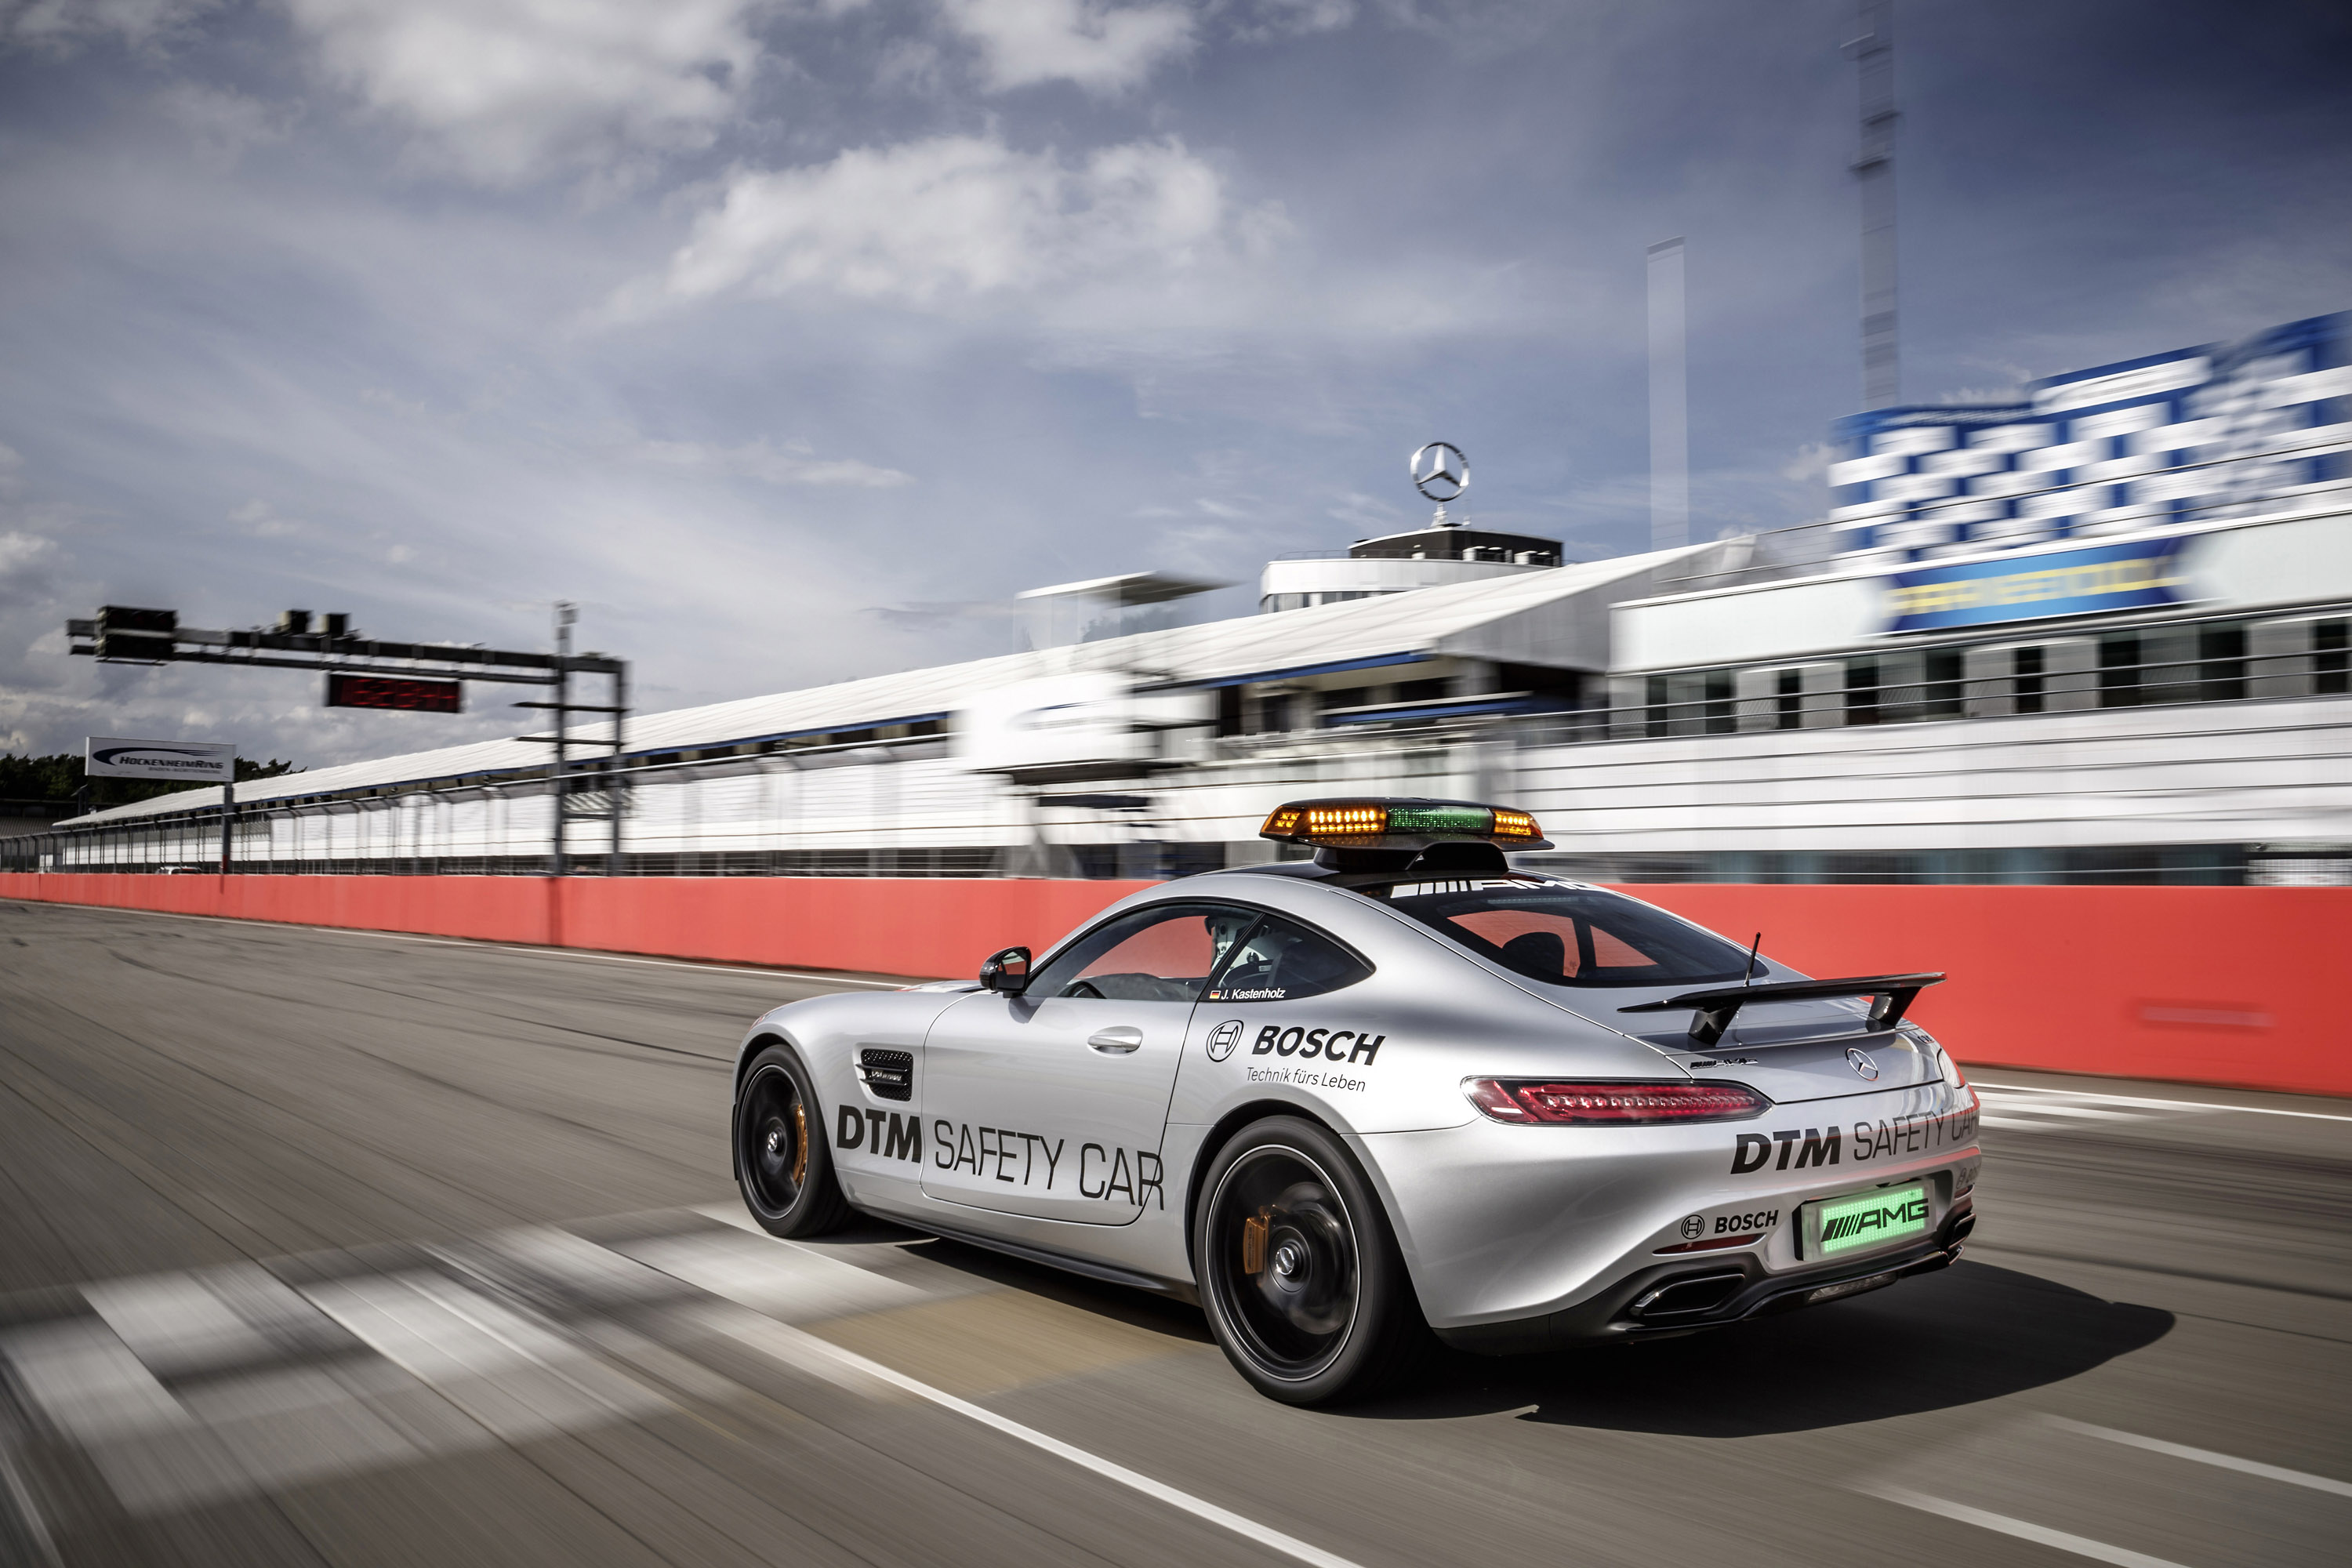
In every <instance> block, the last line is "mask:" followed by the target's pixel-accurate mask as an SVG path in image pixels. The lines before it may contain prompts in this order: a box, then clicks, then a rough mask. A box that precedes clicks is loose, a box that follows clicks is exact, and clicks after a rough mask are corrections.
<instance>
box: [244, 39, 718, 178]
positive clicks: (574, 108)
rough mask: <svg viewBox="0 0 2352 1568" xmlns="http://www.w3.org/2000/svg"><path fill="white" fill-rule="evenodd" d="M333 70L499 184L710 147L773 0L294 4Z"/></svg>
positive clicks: (453, 163)
mask: <svg viewBox="0 0 2352 1568" xmlns="http://www.w3.org/2000/svg"><path fill="white" fill-rule="evenodd" d="M285 3H286V5H287V7H288V9H289V11H290V12H291V13H292V15H293V17H294V20H295V24H296V26H299V28H300V29H301V30H302V31H303V32H304V33H306V34H307V35H309V37H310V39H311V40H312V42H313V43H314V44H315V45H316V47H317V48H318V51H319V54H320V58H321V59H322V60H323V62H324V63H325V65H326V67H327V68H328V70H329V71H330V72H331V73H332V74H333V75H334V76H335V77H336V78H337V79H340V80H341V81H343V82H344V83H346V84H347V85H349V86H350V87H351V88H352V89H353V90H354V91H356V92H357V93H359V95H360V96H361V97H362V99H364V100H366V101H367V102H368V104H369V105H370V106H371V107H373V108H374V109H376V110H379V111H381V112H383V113H385V114H387V115H390V116H392V117H394V118H395V119H398V120H402V121H406V122H408V123H409V124H411V125H414V126H415V128H416V129H417V130H419V131H420V132H424V133H425V138H426V143H427V146H428V148H429V150H430V152H431V153H432V155H433V156H434V157H436V159H437V160H438V161H439V162H442V163H446V164H447V165H448V166H450V167H452V168H454V169H456V170H457V172H458V173H460V174H465V175H467V176H469V177H471V178H473V179H476V180H478V181H481V182H482V183H484V184H518V183H520V182H522V181H525V180H528V179H530V178H533V177H535V176H537V175H540V174H546V173H549V172H551V171H554V170H559V169H567V168H589V169H597V170H606V169H611V168H613V167H614V166H615V165H619V164H625V163H627V162H628V161H629V160H630V159H632V158H634V157H639V156H643V155H644V154H646V153H659V152H674V151H680V150H692V149H697V148H701V147H707V146H709V144H710V142H711V141H712V140H713V138H714V137H715V135H716V134H717V132H718V129H719V126H721V125H722V124H724V123H725V122H726V121H728V120H730V118H732V117H733V116H734V114H735V113H736V111H737V109H738V106H739V104H740V100H741V99H742V95H743V92H744V89H746V87H747V86H748V84H749V82H750V80H751V75H752V72H753V70H754V68H756V67H757V65H758V63H759V59H760V45H759V42H758V41H757V40H756V39H754V38H753V37H751V33H750V32H749V31H748V30H747V29H746V27H745V26H744V23H745V18H746V16H748V15H749V14H750V13H751V11H753V10H754V9H757V8H759V7H760V5H761V0H660V3H659V4H647V3H646V0H285Z"/></svg>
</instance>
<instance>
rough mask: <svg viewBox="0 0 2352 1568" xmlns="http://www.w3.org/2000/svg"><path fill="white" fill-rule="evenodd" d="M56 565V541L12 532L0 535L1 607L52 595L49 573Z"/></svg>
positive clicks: (10, 606) (36, 602)
mask: <svg viewBox="0 0 2352 1568" xmlns="http://www.w3.org/2000/svg"><path fill="white" fill-rule="evenodd" d="M57 563H58V546H57V542H56V541H55V540H50V539H44V538H42V537H41V536H40V535H39V534H37V533H21V532H18V531H16V530H14V529H11V530H8V531H5V532H0V608H11V609H13V608H15V607H16V606H18V605H32V604H39V603H41V602H43V601H45V600H47V598H48V597H49V596H50V595H51V593H52V592H53V586H54V585H53V584H52V583H51V581H50V573H51V571H52V570H53V569H54V568H55V567H56V565H57Z"/></svg>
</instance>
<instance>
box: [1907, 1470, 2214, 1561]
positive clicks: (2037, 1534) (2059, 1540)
mask: <svg viewBox="0 0 2352 1568" xmlns="http://www.w3.org/2000/svg"><path fill="white" fill-rule="evenodd" d="M1861 1490H1863V1491H1864V1492H1867V1493H1869V1494H1870V1495H1871V1496H1872V1497H1876V1498H1885V1500H1887V1501H1888V1502H1899V1503H1901V1504H1902V1505H1903V1506H1904V1507H1905V1508H1916V1509H1917V1510H1919V1511H1920V1512H1922V1513H1939V1514H1942V1515H1943V1516H1944V1517H1945V1518H1946V1519H1957V1520H1958V1521H1960V1522H1961V1523H1962V1524H1973V1525H1975V1526H1976V1527H1977V1528H1978V1529H1979V1530H1991V1531H1999V1532H2000V1533H2001V1534H2003V1535H2013V1536H2015V1537H2016V1538H2017V1539H2018V1540H2020V1541H2031V1542H2034V1543H2035V1544H2037V1545H2041V1546H2054V1547H2056V1548H2057V1549H2058V1550H2059V1551H2061V1552H2073V1553H2074V1555H2075V1556H2077V1557H2088V1558H2090V1559H2092V1560H2093V1561H2094V1562H2098V1563H2115V1564H2116V1568H2181V1565H2180V1564H2179V1563H2175V1562H2173V1561H2171V1560H2170V1559H2168V1558H2164V1557H2150V1556H2149V1555H2148V1554H2147V1552H2133V1551H2130V1550H2128V1549H2126V1548H2125V1547H2121V1546H2110V1545H2108V1544H2107V1543H2106V1542H2104V1541H2093V1540H2092V1539H2091V1538H2090V1537H2089V1536H2087V1535H2069V1534H2067V1533H2066V1532H2065V1531H2063V1530H2053V1529H2051V1528H2050V1527H2049V1526H2048V1525H2046V1524H2033V1523H2030V1522H2028V1521H2025V1520H2021V1519H2011V1518H2010V1517H2009V1516H2008V1515H2007V1514H2005V1513H1987V1512H1986V1511H1985V1510H1983V1509H1980V1508H1970V1507H1969V1506H1968V1504H1966V1503H1958V1502H1947V1501H1945V1500H1943V1499H1942V1498H1939V1497H1929V1496H1927V1494H1926V1493H1925V1492H1915V1491H1906V1490H1905V1489H1903V1488H1901V1487H1886V1486H1866V1487H1864V1488H1862V1489H1861Z"/></svg>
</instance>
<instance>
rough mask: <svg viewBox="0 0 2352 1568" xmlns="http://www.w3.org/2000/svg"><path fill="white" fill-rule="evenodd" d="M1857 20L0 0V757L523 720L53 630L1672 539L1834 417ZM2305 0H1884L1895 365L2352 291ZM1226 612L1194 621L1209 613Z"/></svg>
mask: <svg viewBox="0 0 2352 1568" xmlns="http://www.w3.org/2000/svg"><path fill="white" fill-rule="evenodd" d="M1854 30H1855V22H1854V14H1853V5H1851V4H1831V3H1821V4H1815V3H1811V0H1789V3H1786V4H1756V3H1743V4H1735V3H1732V0H1693V3H1689V4H1665V3H1657V0H1653V3H1650V4H1612V5H1577V4H1569V3H1565V0H1561V3H1553V4H1511V3H1504V0H1462V3H1460V4H1437V3H1434V0H1144V3H1140V4H1124V5H1121V4H1107V3H1104V0H667V3H666V4H662V5H650V4H632V3H624V0H267V3H241V0H80V3H75V0H0V747H6V748H9V749H16V748H31V749H34V750H38V751H47V750H60V749H79V745H80V743H81V739H82V737H83V736H84V735H85V734H88V733H92V732H97V733H115V734H152V735H173V734H180V735H190V736H204V737H226V738H232V739H236V740H238V741H239V742H242V743H243V745H244V747H245V749H246V750H247V752H249V753H251V754H257V755H280V756H283V755H292V756H294V757H296V758H297V759H298V760H299V761H302V762H304V763H313V764H318V763H330V762H335V761H341V760H348V759H350V758H353V757H358V756H364V755H370V754H375V753H379V752H386V751H393V750H407V749H412V748H415V747H421V746H426V745H433V744H439V743H444V742H450V741H457V740H464V739H472V738H475V737H477V736H478V735H483V734H494V733H500V732H510V731H514V730H516V729H520V728H522V727H523V726H521V725H520V724H519V723H518V722H517V721H516V716H515V715H514V714H512V713H511V712H510V711H509V710H506V709H505V708H504V707H503V699H500V698H496V697H485V694H483V693H482V692H481V691H480V689H477V690H476V696H477V698H478V699H481V700H486V701H487V702H488V706H487V707H486V708H485V709H483V710H478V711H477V712H476V713H473V714H469V715H467V716H465V717H463V718H459V719H448V718H437V717H427V716H408V715H400V716H394V715H359V714H353V713H349V712H344V711H340V710H337V711H329V710H322V709H320V707H318V706H317V703H318V697H319V693H318V691H317V689H316V687H315V685H314V678H310V677H306V676H302V675H299V674H293V673H283V674H277V675H265V674H261V673H257V672H240V673H226V672H221V671H216V670H203V669H180V670H173V669H166V670H137V669H130V668H98V667H95V666H93V665H92V664H91V663H90V662H89V661H87V660H77V659H69V658H66V657H65V654H64V639H63V637H62V634H61V623H62V621H63V620H64V619H65V617H67V616H76V615H87V614H89V612H90V610H91V609H92V608H93V607H94V606H95V605H98V604H100V603H101V602H119V603H131V604H150V605H171V606H174V607H177V608H178V609H180V610H181V611H182V613H183V616H184V619H186V620H187V621H189V622H190V623H192V624H196V625H232V626H242V625H252V624H257V623H259V622H261V621H264V620H267V619H269V618H271V617H273V616H275V614H276V613H277V611H278V609H280V608H282V607H284V606H286V605H302V606H304V607H307V608H310V609H313V610H330V609H334V610H346V611H349V612H351V613H352V615H353V616H354V617H355V620H356V622H357V624H358V625H359V626H362V628H364V629H366V630H369V631H372V632H375V633H378V634H381V635H383V636H388V637H419V638H453V639H458V640H480V641H488V642H493V643H499V644H503V645H507V646H524V647H533V646H541V645H543V644H544V641H545V638H546V636H547V631H546V626H547V605H548V604H549V602H550V601H551V600H553V599H556V598H559V597H563V598H571V599H575V600H577V601H579V602H580V603H581V605H582V606H583V612H582V626H581V633H582V638H583V645H584V646H589V647H601V648H608V649H611V650H613V651H615V652H618V653H621V654H623V655H625V656H626V657H629V658H632V659H634V660H635V662H636V667H637V677H638V690H639V695H640V700H642V701H643V702H644V704H645V705H646V706H647V707H649V708H663V707H674V706H678V705H682V704H685V703H688V702H695V701H703V700H715V699H719V698H726V697H734V696H742V695H747V694H751V693H753V692H758V691H764V690H774V689H782V688H786V687H790V686H797V685H804V684H809V683H812V682H815V681H821V680H827V679H841V678H845V677H850V676H855V675H861V674H869V673H875V672H877V671H882V670H888V669H898V668H910V667H914V666H918V665H922V664H928V663H932V662H936V661H939V660H942V659H947V658H961V657H970V656H972V655H976V654H982V653H991V652H997V651H1003V650H1004V649H1006V648H1008V647H1013V646H1015V644H1016V642H1017V638H1018V637H1019V625H1020V623H1019V622H1018V621H1017V620H1014V619H1012V618H1008V617H1006V616H1003V615H1002V614H999V613H996V612H997V611H998V610H999V609H1000V608H1001V606H1002V605H1003V602H1004V601H1005V600H1006V599H1008V598H1009V597H1010V595H1012V594H1013V593H1014V592H1016V591H1018V590H1019V589H1021V588H1024V587H1028V586H1033V585H1035V584H1044V583H1052V582H1058V581H1064V580H1066V579H1070V578H1076V577H1085V576H1093V575H1099V574H1108V573H1112V572H1119V571H1129V570H1136V569H1140V568H1146V567H1157V568H1161V569H1165V570H1171V571H1179V572H1184V573H1188V574H1198V575H1203V576H1212V577H1218V578H1223V579H1226V580H1231V581H1235V582H1238V583H1244V584H1247V583H1250V582H1252V581H1253V580H1254V578H1255V573H1256V571H1257V568H1258V566H1259V564H1260V563H1262V562H1263V561H1264V560H1265V557H1266V556H1268V555H1270V554H1273V553H1276V552H1281V551H1286V550H1299V549H1314V548H1325V547H1336V546H1339V545H1344V544H1345V543H1346V542H1348V541H1349V540H1350V539H1352V538H1356V537H1359V536H1361V535H1363V534H1367V533H1371V532H1378V531H1389V530H1391V529H1394V528H1398V527H1402V526H1407V525H1410V524H1411V523H1412V522H1414V521H1418V520H1419V519H1420V518H1421V517H1422V516H1423V515H1424V514H1425V508H1424V507H1423V503H1421V502H1420V501H1419V500H1417V499H1416V498H1415V497H1414V496H1413V495H1412V491H1411V490H1410V489H1409V487H1408V485H1407V483H1406V481H1405V479H1404V458H1405V455H1406V453H1407V452H1408V451H1410V450H1411V449H1412V447H1415V446H1417V445H1418V444H1420V443H1421V442H1423V441H1424V440H1429V439H1433V438H1440V437H1442V438H1444V439H1448V440H1452V441H1454V442H1456V443H1457V444H1459V445H1461V446H1462V447H1465V448H1466V449H1467V450H1468V451H1469V453H1470V455H1471V458H1472V460H1473V463H1474V465H1475V471H1476V484H1475V487H1474V489H1473V490H1472V493H1471V496H1470V498H1469V499H1470V503H1471V505H1470V510H1471V512H1472V514H1473V515H1474V516H1475V519H1476V520H1477V521H1481V522H1484V523H1486V524H1490V525H1495V526H1503V527H1512V528H1519V529H1525V530H1528V531H1536V532H1540V533H1545V534H1548V535H1551V536H1555V537H1559V538H1562V539H1564V540H1565V541H1567V542H1568V544H1569V548H1570V554H1571V555H1572V556H1583V557H1591V556H1598V555H1604V554H1612V553H1617V552H1623V551H1626V550H1630V549H1634V548H1638V547H1640V545H1641V544H1642V542H1643V539H1644V538H1645V535H1646V511H1645V507H1646V490H1645V475H1646V464H1647V455H1646V432H1645V428H1644V424H1643V421H1644V417H1645V410H1646V402H1645V396H1646V392H1645V381H1644V375H1645V367H1644V360H1643V296H1642V290H1643V250H1644V247H1646V246H1648V245H1649V244H1650V243H1652V242H1653V241H1655V240H1658V239H1661V238H1664V237H1668V236H1673V235H1681V236H1684V237H1686V239H1687V242H1688V247H1689V248H1688V272H1689V309H1690V318H1691V325H1690V343H1691V347H1690V388H1691V430H1692V437H1691V440H1692V467H1693V512H1694V526H1695V528H1696V529H1698V530H1700V531H1704V532H1709V533H1711V532H1714V531H1719V530H1723V529H1742V530H1744V529H1748V528H1756V527H1772V526H1780V525H1785V524H1788V523H1793V522H1798V521H1804V520H1805V519H1807V518H1809V517H1812V516H1817V515H1819V513H1820V511H1821V510H1822V507H1823V505H1824V504H1825V499H1824V495H1823V492H1822V488H1821V485H1822V479H1821V466H1822V443H1823V442H1824V440H1825V438H1826V433H1827V427H1828V425H1829V422H1830V421H1831V420H1832V419H1833V418H1835V417H1836V416H1839V415H1842V414H1846V413H1850V412H1852V411H1853V408H1854V406H1855V405H1856V401H1857V396H1858V382H1859V371H1858V353H1857V349H1856V346H1855V329H1854V316H1855V303H1854V296H1855V289H1856V278H1855V256H1856V251H1857V241H1856V237H1855V227H1856V221H1857V219H1856V214H1855V207H1854V192H1853V185H1852V182H1851V179H1850V176H1849V175H1848V174H1847V172H1846V163H1847V161H1848V160H1849V159H1850V157H1851V156H1852V152H1853V142H1854V125H1853V121H1854V114H1855V87H1854V81H1853V67H1852V65H1851V63H1850V62H1849V61H1848V60H1847V59H1846V58H1845V57H1844V56H1843V54H1842V52H1841V49H1840V46H1841V45H1842V44H1843V42H1844V41H1845V40H1846V39H1847V38H1849V37H1852V36H1853V32H1854ZM2347 66H2352V21H2347V13H2346V12H2345V11H2344V9H2343V8H2342V7H2340V6H2336V5H2316V4H2315V5H2287V4H2252V5H2232V6H2219V5H2201V6H2200V5H2168V4H2159V3H2132V4H2126V3H2107V0H2070V3H2069V4H2067V5H2056V6H2053V5H2028V4H2015V3H2008V0H1991V3H1983V4H1970V5H1961V4H1958V3H1944V4H1933V5H1929V4H1920V3H1917V0H1908V3H1906V4H1903V5H1901V6H1900V8H1899V22H1898V56H1897V79H1898V89H1899V92H1900V95H1901V99H1902V102H1903V106H1904V110H1905V116H1906V117H1905V120H1904V122H1903V126H1902V132H1901V139H1900V142H1899V160H1900V161H1899V165H1898V166H1899V175H1898V178H1899V181H1900V204H1901V222H1902V233H1903V240H1902V245H1903V263H1902V265H1903V300H1902V304H1903V312H1904V353H1905V375H1904V386H1905V392H1906V396H1907V397H1909V398H1911V399H1915V400H1920V401H1927V400H1936V399H1942V398H1948V397H1953V396H1967V397H1986V398H1992V397H1999V396H2000V395H2003V394H2005V393H2006V392H2007V391H2008V390H2009V389H2011V388H2012V387H2013V386H2015V385H2016V384H2017V383H2018V382H2020V381H2021V380H2024V379H2027V378H2030V377H2032V376H2037V375H2042V374H2051V373H2053V372H2056V371H2062V370H2066V369H2071V368H2074V367H2078V366H2082V365H2087V364H2094V363H2100V362H2103V361H2105V360H2111V359H2118V358H2124V357H2128V356H2131V355H2136V354H2141V353H2153V352H2156V351H2159V350H2163V349H2168V348H2172V347H2176V346H2179V345H2183V344H2187V343H2192V342H2204V341H2210V340H2214V339H2221V338H2227V337H2231V336H2234V335H2237V334H2239V333H2242V332H2244V331H2251V330H2253V329H2255V328H2259V327H2262V326H2264V325H2267V324H2270V323H2272V322H2275V321H2285V320H2289V319H2293V318H2295V317H2300V316H2305V315H2313V314H2317V313H2321V312H2323V311H2327V310H2341V309H2345V308H2347V307H2352V244H2347V240H2352V200H2347V196H2352V189H2347V186H2348V185H2352V94H2347V93H2346V92H2345V91H2344V89H2343V83H2344V82H2345V80H2346V79H2347ZM1249 603H1250V595H1249V592H1248V590H1246V589H1236V590H1234V591H1232V592H1231V593H1229V594H1227V595H1223V596H1222V597H1221V598H1220V599H1219V600H1218V601H1216V607H1220V608H1223V609H1225V610H1228V611H1230V612H1232V613H1240V612H1242V611H1244V610H1245V609H1246V608H1247V607H1248V605H1249Z"/></svg>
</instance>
